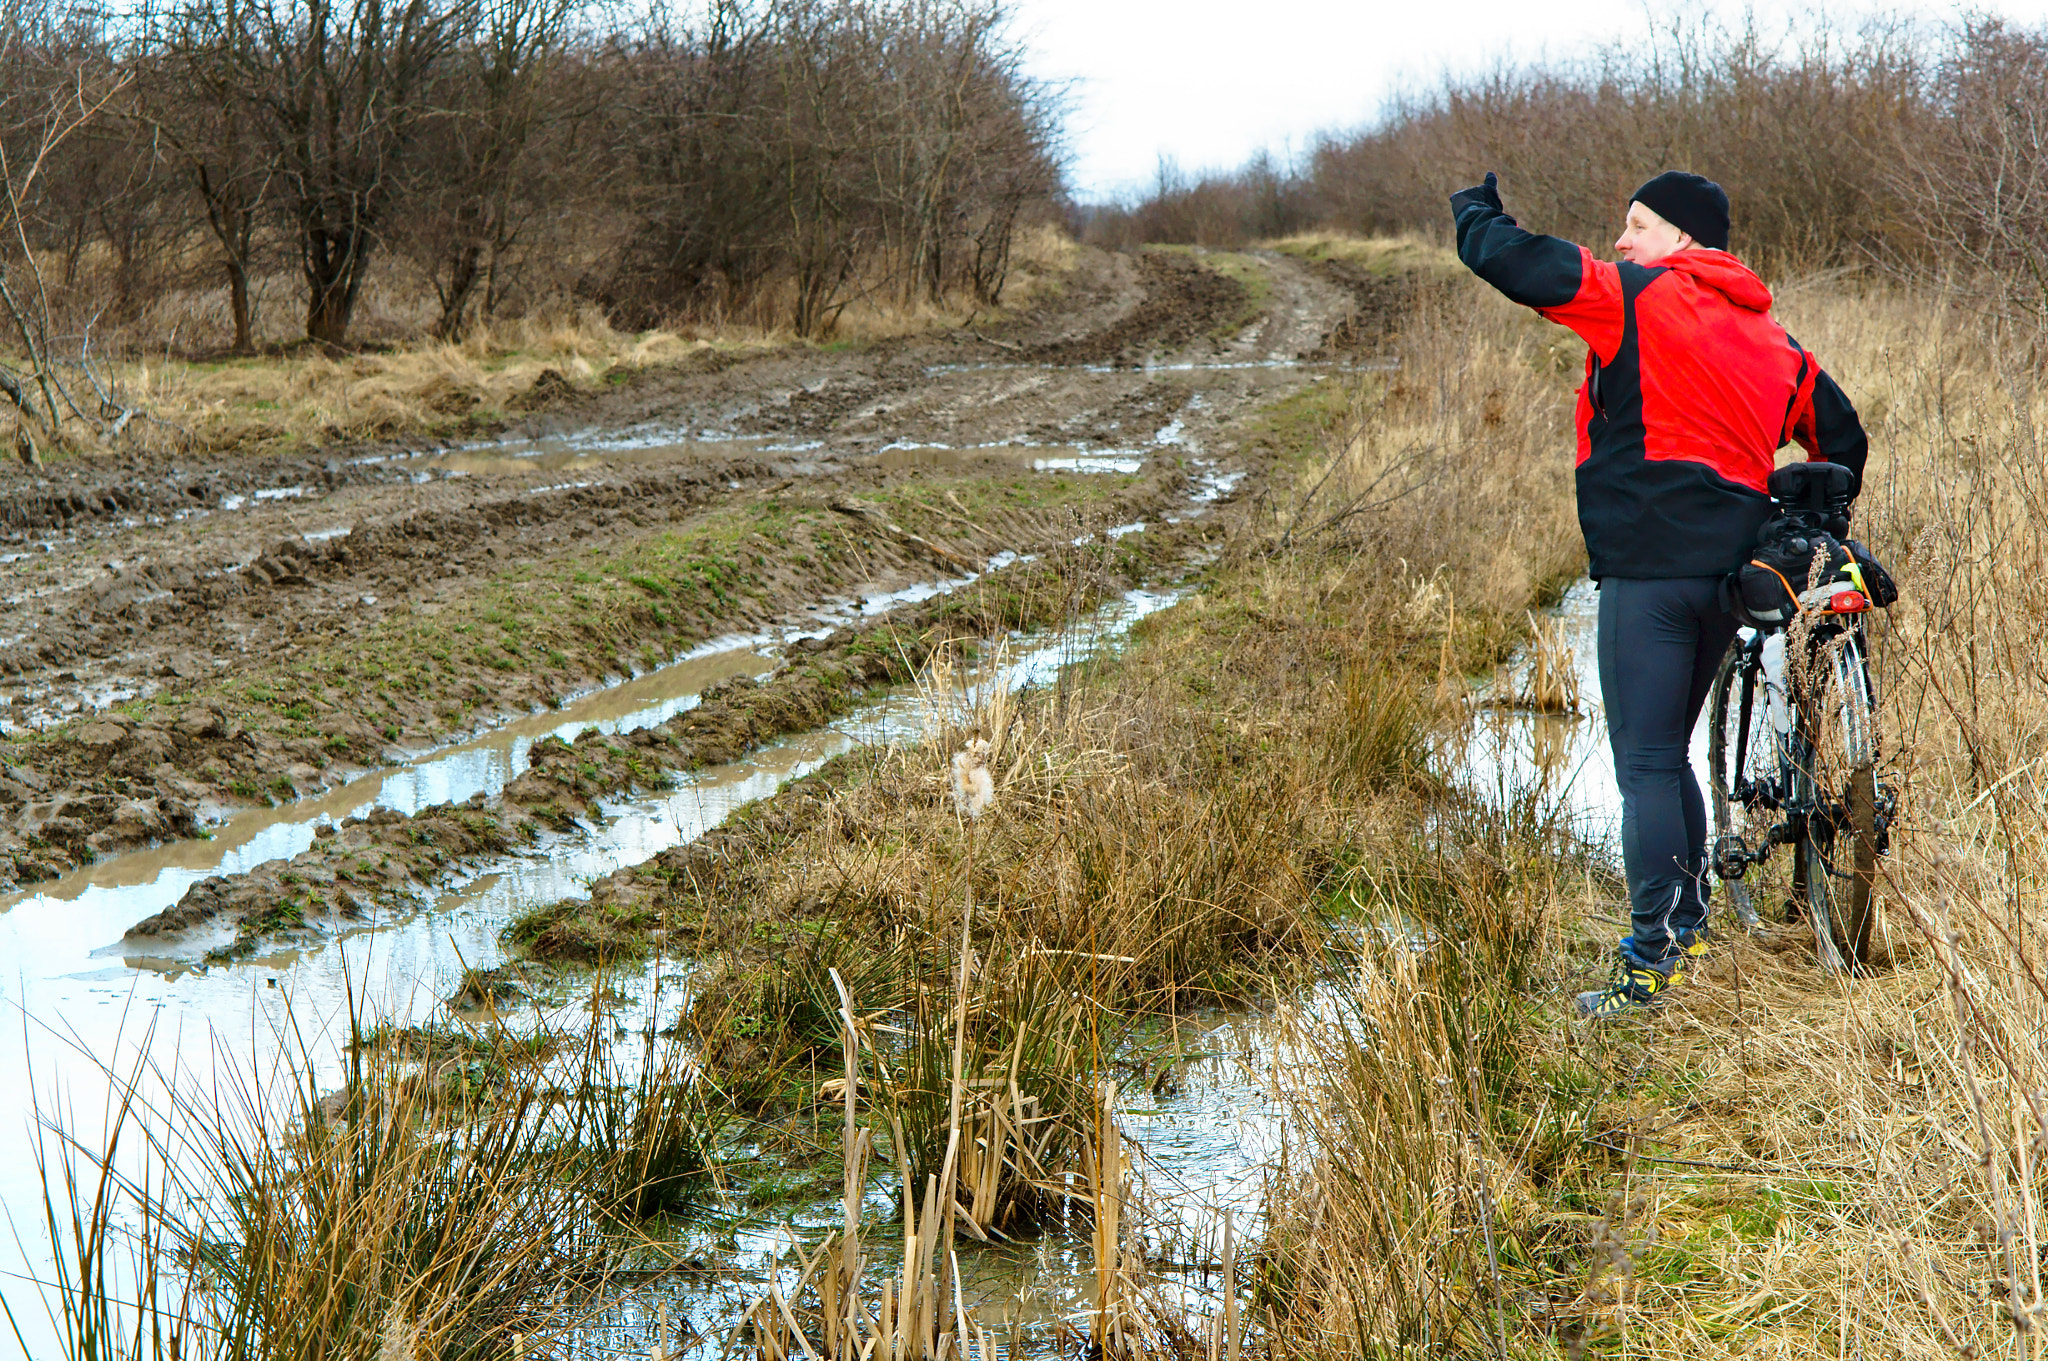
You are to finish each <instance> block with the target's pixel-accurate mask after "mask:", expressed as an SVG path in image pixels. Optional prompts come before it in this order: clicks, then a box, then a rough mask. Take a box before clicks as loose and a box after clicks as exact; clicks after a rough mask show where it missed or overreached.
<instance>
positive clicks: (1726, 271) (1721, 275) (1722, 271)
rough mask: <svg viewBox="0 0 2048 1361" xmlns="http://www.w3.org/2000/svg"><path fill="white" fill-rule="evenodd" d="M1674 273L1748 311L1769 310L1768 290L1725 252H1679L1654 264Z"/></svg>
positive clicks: (1746, 267) (1742, 265)
mask: <svg viewBox="0 0 2048 1361" xmlns="http://www.w3.org/2000/svg"><path fill="white" fill-rule="evenodd" d="M1657 263H1658V264H1659V265H1661V266H1663V267H1664V268H1665V269H1668V270H1670V271H1672V272H1673V273H1674V274H1683V275H1685V276H1686V277H1687V278H1690V279H1694V280H1697V281H1698V282H1699V283H1700V284H1702V285H1703V286H1705V287H1707V288H1711V289H1713V290H1714V291H1715V292H1716V293H1719V294H1720V295H1721V296H1722V297H1724V298H1726V299H1728V301H1729V302H1732V303H1734V304H1735V305H1736V306H1737V307H1744V308H1747V309H1749V310H1750V311H1752V312H1768V311H1770V310H1771V290H1770V289H1768V288H1766V287H1764V281H1763V280H1762V279H1759V278H1757V277H1756V272H1755V271H1754V270H1752V269H1750V267H1749V266H1748V265H1745V264H1743V263H1742V261H1740V260H1738V259H1736V258H1735V257H1734V256H1732V255H1730V254H1729V253H1728V252H1727V251H1725V250H1681V251H1676V252H1674V253H1672V254H1670V255H1667V256H1665V257H1664V258H1663V259H1662V260H1659V261H1658V262H1657Z"/></svg>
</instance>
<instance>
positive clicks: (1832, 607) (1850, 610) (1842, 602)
mask: <svg viewBox="0 0 2048 1361" xmlns="http://www.w3.org/2000/svg"><path fill="white" fill-rule="evenodd" d="M1869 608H1870V600H1869V598H1868V597H1866V596H1865V595H1864V594H1863V592H1861V591H1836V592H1835V594H1834V598H1833V599H1831V600H1829V601H1828V611H1829V612H1830V613H1832V614H1861V613H1863V611H1865V610H1867V609H1869Z"/></svg>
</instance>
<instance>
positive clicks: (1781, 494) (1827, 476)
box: [1765, 462, 1856, 522]
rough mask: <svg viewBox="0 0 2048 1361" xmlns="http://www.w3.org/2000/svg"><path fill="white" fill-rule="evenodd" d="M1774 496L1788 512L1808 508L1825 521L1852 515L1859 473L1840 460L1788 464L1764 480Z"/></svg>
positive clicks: (1806, 509) (1844, 518)
mask: <svg viewBox="0 0 2048 1361" xmlns="http://www.w3.org/2000/svg"><path fill="white" fill-rule="evenodd" d="M1765 486H1766V488H1767V489H1768V490H1769V491H1770V493H1771V499H1772V500H1774V501H1776V502H1777V503H1778V504H1779V505H1781V506H1783V507H1784V508H1785V509H1786V510H1788V511H1801V510H1803V511H1807V512H1809V513H1810V514H1813V515H1815V516H1818V517H1819V518H1820V519H1821V520H1822V521H1824V522H1825V521H1828V520H1844V521H1846V520H1847V519H1848V518H1849V498H1850V497H1851V496H1852V495H1854V494H1855V490H1856V474H1855V473H1854V472H1852V471H1850V470H1849V469H1848V468H1847V467H1846V466H1844V465H1843V464H1840V463H1817V462H1809V463H1788V464H1786V465H1785V466H1784V467H1782V468H1779V469H1777V470H1776V471H1774V472H1773V473H1772V474H1771V476H1770V480H1769V481H1768V482H1766V483H1765Z"/></svg>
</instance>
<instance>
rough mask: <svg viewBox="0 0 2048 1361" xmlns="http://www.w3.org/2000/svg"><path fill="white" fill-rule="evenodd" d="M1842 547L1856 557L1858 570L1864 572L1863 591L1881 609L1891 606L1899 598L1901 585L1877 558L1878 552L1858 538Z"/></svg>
mask: <svg viewBox="0 0 2048 1361" xmlns="http://www.w3.org/2000/svg"><path fill="white" fill-rule="evenodd" d="M1842 547H1844V548H1846V549H1848V550H1849V556H1850V557H1852V558H1854V559H1856V567H1857V570H1858V571H1860V572H1861V573H1862V574H1863V593H1864V594H1865V595H1867V596H1869V597H1870V603H1871V604H1873V605H1875V606H1877V607H1878V608H1879V609H1881V610H1882V609H1888V608H1890V606H1891V604H1892V602H1893V601H1895V600H1897V599H1898V598H1899V587H1898V583H1897V582H1895V581H1893V580H1892V574H1891V573H1890V572H1887V571H1885V570H1884V564H1883V563H1881V562H1879V561H1878V560H1877V554H1875V553H1873V552H1871V551H1870V550H1869V549H1868V548H1866V547H1864V546H1863V544H1862V543H1861V542H1859V541H1858V540H1856V539H1851V540H1849V541H1848V542H1847V543H1845V544H1843V545H1842Z"/></svg>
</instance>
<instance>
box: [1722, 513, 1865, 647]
mask: <svg viewBox="0 0 2048 1361" xmlns="http://www.w3.org/2000/svg"><path fill="white" fill-rule="evenodd" d="M1865 551H1868V550H1865ZM1850 561H1851V558H1850V554H1849V550H1848V549H1847V548H1845V547H1844V546H1843V545H1842V541H1841V540H1840V539H1837V538H1836V537H1835V536H1834V535H1832V534H1830V533H1828V532H1827V531H1826V530H1825V529H1815V528H1814V527H1813V526H1812V524H1811V522H1809V521H1806V520H1805V517H1800V516H1789V515H1774V516H1772V517H1771V518H1770V519H1768V520H1766V521H1764V527H1763V528H1762V529H1761V530H1759V531H1758V532H1757V538H1756V547H1755V548H1754V549H1752V550H1751V551H1750V555H1749V561H1748V562H1745V563H1744V564H1742V566H1740V567H1738V568H1736V569H1735V571H1734V573H1733V574H1732V575H1730V576H1729V578H1728V580H1727V582H1726V583H1725V584H1724V585H1723V586H1722V596H1723V601H1724V603H1725V604H1726V605H1727V606H1728V607H1729V609H1730V610H1731V611H1732V612H1733V613H1734V615H1735V617H1736V618H1737V619H1739V620H1740V621H1742V622H1743V623H1745V624H1747V625H1749V626H1750V627H1751V628H1778V627H1780V626H1782V625H1784V624H1787V623H1789V622H1791V619H1792V617H1793V616H1794V615H1796V614H1798V613H1799V596H1800V593H1801V592H1803V591H1808V590H1811V589H1813V588H1814V587H1815V586H1819V585H1823V584H1825V583H1827V582H1830V581H1833V580H1834V579H1835V578H1836V577H1837V576H1838V575H1839V574H1840V573H1841V571H1842V569H1843V568H1844V567H1846V566H1847V565H1848V564H1849V562H1850ZM1875 561H1876V560H1875V559H1872V562H1873V563H1874V562H1875ZM1878 570H1879V571H1880V572H1882V571H1883V569H1882V568H1879V569H1878ZM1890 582H1891V578H1890V577H1889V576H1887V577H1885V583H1886V584H1887V585H1889V584H1890ZM1896 594H1897V593H1896V592H1894V596H1895V597H1896ZM1873 603H1875V602H1873ZM1885 603H1886V604H1889V603H1891V602H1890V601H1887V602H1885Z"/></svg>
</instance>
